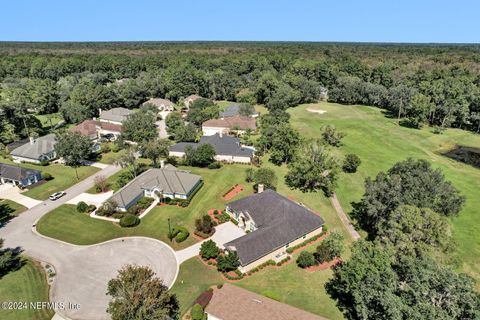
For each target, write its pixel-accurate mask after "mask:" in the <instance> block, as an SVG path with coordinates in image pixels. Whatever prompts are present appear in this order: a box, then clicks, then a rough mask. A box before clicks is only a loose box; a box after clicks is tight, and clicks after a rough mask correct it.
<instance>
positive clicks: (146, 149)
mask: <svg viewBox="0 0 480 320" xmlns="http://www.w3.org/2000/svg"><path fill="white" fill-rule="evenodd" d="M169 145H170V143H169V141H168V140H166V139H155V140H149V141H144V142H142V144H140V153H141V155H142V156H143V157H144V158H148V159H150V160H152V162H153V166H154V167H157V166H158V160H159V159H160V158H161V157H167V156H168V147H169Z"/></svg>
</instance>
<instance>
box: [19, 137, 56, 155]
mask: <svg viewBox="0 0 480 320" xmlns="http://www.w3.org/2000/svg"><path fill="white" fill-rule="evenodd" d="M56 144H57V140H56V138H55V135H54V134H47V135H46V136H43V137H39V138H37V139H35V141H34V142H33V143H30V142H27V143H25V144H24V145H22V146H20V147H18V148H16V149H14V150H12V152H10V154H11V155H12V156H17V157H22V158H29V159H35V160H40V158H41V156H42V155H44V154H47V153H50V152H53V151H55V148H54V147H55V145H56Z"/></svg>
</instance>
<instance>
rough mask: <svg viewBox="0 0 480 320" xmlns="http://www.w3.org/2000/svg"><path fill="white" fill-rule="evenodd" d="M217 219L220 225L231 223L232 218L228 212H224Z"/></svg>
mask: <svg viewBox="0 0 480 320" xmlns="http://www.w3.org/2000/svg"><path fill="white" fill-rule="evenodd" d="M216 218H217V219H218V221H219V222H220V223H224V222H227V221H230V216H229V215H228V213H226V212H223V213H222V214H218V215H216Z"/></svg>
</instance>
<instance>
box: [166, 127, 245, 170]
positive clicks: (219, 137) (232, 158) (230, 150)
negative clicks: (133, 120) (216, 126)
mask: <svg viewBox="0 0 480 320" xmlns="http://www.w3.org/2000/svg"><path fill="white" fill-rule="evenodd" d="M202 144H210V145H212V146H213V148H214V149H215V160H217V161H223V162H229V163H233V162H235V163H251V162H252V159H253V155H254V149H253V148H251V147H245V146H242V144H241V143H240V139H238V138H235V137H231V136H226V135H223V134H222V133H220V134H215V135H212V136H203V137H202V138H201V139H200V142H199V143H194V142H179V143H177V144H175V145H173V146H171V147H170V149H169V156H171V157H179V158H182V157H184V156H185V148H186V147H187V146H191V147H192V148H197V147H198V146H199V145H202Z"/></svg>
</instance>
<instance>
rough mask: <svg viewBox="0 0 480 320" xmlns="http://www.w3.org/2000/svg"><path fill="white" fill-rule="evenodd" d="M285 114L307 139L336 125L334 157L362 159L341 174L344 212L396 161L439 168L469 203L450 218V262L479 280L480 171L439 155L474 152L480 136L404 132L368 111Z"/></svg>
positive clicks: (330, 108)
mask: <svg viewBox="0 0 480 320" xmlns="http://www.w3.org/2000/svg"><path fill="white" fill-rule="evenodd" d="M307 107H310V108H317V109H323V110H326V111H327V112H326V113H324V114H316V113H311V112H308V111H306V110H305V109H306V108H307ZM289 112H290V114H291V115H292V118H291V122H292V124H293V125H294V126H295V127H296V128H297V129H298V130H299V131H300V132H301V133H302V135H304V136H307V137H310V138H318V137H320V132H321V127H322V126H324V125H327V124H332V125H335V126H336V127H337V128H338V129H339V130H340V131H342V132H344V133H346V137H345V138H344V139H343V146H341V147H340V148H338V149H337V152H338V154H339V155H340V156H343V155H344V154H346V153H355V154H357V155H358V156H360V158H361V160H362V164H361V165H360V167H359V169H358V172H357V173H355V174H341V175H340V179H339V187H338V190H337V194H338V197H339V199H340V201H341V203H342V206H343V207H344V209H345V210H346V212H349V211H351V209H352V206H351V202H353V201H359V200H360V198H361V196H362V194H363V193H364V180H365V178H366V177H368V176H372V177H373V176H375V175H376V174H377V173H378V172H379V171H385V170H388V169H389V168H390V167H391V166H392V165H393V164H394V163H396V162H398V161H401V160H404V159H406V158H408V157H412V158H418V159H427V160H429V161H430V162H431V163H432V165H433V167H435V168H440V169H442V171H443V172H444V174H445V176H446V178H447V179H448V180H450V181H452V183H453V184H454V185H455V186H456V187H457V188H458V189H459V190H460V191H461V193H462V194H463V195H464V196H465V197H466V198H467V201H466V203H465V206H464V208H463V210H462V212H461V213H460V215H459V216H458V217H455V218H452V219H451V221H452V224H453V230H454V239H455V242H456V243H457V248H456V250H455V251H454V252H452V254H453V258H454V260H458V266H457V267H458V270H461V271H464V272H466V273H468V274H470V275H471V276H473V277H474V278H476V279H477V280H480V264H479V261H480V224H478V208H479V207H480V197H479V195H478V192H479V190H480V170H479V169H477V168H474V167H472V166H469V165H466V164H463V163H460V162H457V161H454V160H452V159H449V158H447V157H445V156H443V155H441V153H442V152H444V151H446V150H449V149H450V148H452V147H454V146H455V145H456V144H458V145H467V146H477V147H478V146H479V145H480V135H477V134H474V133H471V132H468V131H464V130H459V129H448V130H446V131H445V132H444V133H443V134H441V135H437V134H434V133H433V132H432V129H431V128H424V129H422V130H416V129H410V128H405V127H402V126H399V125H397V122H396V120H395V119H390V118H387V117H385V115H384V114H383V113H382V111H381V110H380V109H378V108H374V107H367V106H344V105H339V104H332V103H319V104H316V105H302V106H298V107H296V108H292V109H289ZM479 285H480V282H479Z"/></svg>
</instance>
